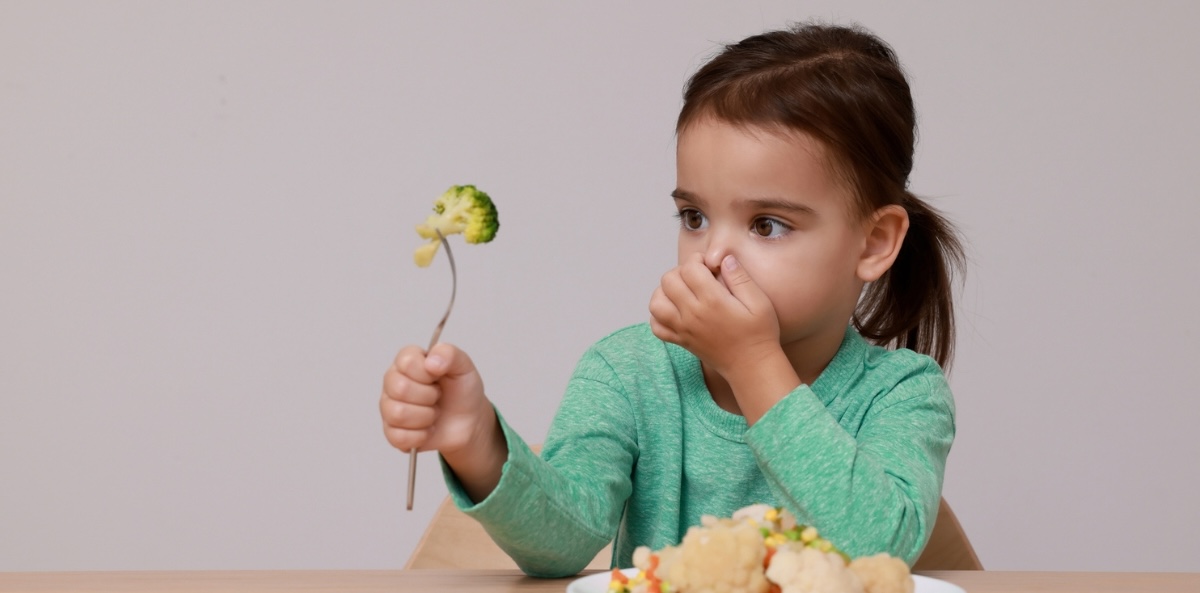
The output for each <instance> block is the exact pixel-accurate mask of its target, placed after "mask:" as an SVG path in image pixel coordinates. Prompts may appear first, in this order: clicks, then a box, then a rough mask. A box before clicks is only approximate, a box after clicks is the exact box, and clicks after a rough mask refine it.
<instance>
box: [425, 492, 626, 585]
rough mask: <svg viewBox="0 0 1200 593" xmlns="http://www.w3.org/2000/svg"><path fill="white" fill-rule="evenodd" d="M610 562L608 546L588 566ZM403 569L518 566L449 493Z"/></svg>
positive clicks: (602, 565) (598, 565)
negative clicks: (463, 510) (462, 509)
mask: <svg viewBox="0 0 1200 593" xmlns="http://www.w3.org/2000/svg"><path fill="white" fill-rule="evenodd" d="M611 562H612V546H605V548H604V549H603V550H601V551H600V553H599V554H597V555H596V557H595V558H594V559H593V560H592V561H591V562H590V563H589V564H588V566H587V567H588V568H598V569H607V568H608V567H609V564H610V563H611ZM404 568H405V569H406V570H407V569H410V568H412V569H420V568H462V569H508V568H513V569H515V568H517V564H516V563H515V562H513V560H512V558H509V557H508V554H505V553H504V550H501V549H500V546H497V545H496V543H495V542H493V541H492V538H491V536H489V535H488V534H487V532H486V531H484V529H483V526H482V525H480V524H479V522H478V521H476V520H474V519H472V518H470V517H468V516H466V515H464V514H463V512H462V511H460V510H458V507H456V506H454V501H453V500H451V499H450V497H448V496H447V497H446V500H445V501H443V502H442V506H440V507H438V510H437V513H435V514H434V516H433V520H432V521H430V522H429V528H428V529H426V530H425V535H424V536H422V537H421V541H420V542H419V543H417V548H416V549H415V550H413V553H412V556H409V558H408V564H406V565H405V566H404Z"/></svg>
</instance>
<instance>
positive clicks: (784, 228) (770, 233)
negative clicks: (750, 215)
mask: <svg viewBox="0 0 1200 593" xmlns="http://www.w3.org/2000/svg"><path fill="white" fill-rule="evenodd" d="M752 230H753V231H754V234H756V235H758V236H760V237H763V238H765V239H778V238H780V237H782V236H784V235H786V234H787V233H788V231H791V230H792V229H791V227H789V226H788V225H787V224H785V223H783V222H782V221H780V220H776V219H774V218H766V217H763V218H756V219H754V225H753V227H752Z"/></svg>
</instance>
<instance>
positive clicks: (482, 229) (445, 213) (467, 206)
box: [413, 185, 500, 268]
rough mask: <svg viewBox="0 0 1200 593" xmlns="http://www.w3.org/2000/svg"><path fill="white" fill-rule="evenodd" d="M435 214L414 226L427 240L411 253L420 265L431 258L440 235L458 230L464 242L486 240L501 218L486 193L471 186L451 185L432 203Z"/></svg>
mask: <svg viewBox="0 0 1200 593" xmlns="http://www.w3.org/2000/svg"><path fill="white" fill-rule="evenodd" d="M433 211H434V214H430V215H429V218H427V219H425V222H423V223H421V224H419V225H417V234H418V235H420V236H421V237H422V238H425V239H429V243H426V244H424V245H422V246H420V247H418V248H417V250H416V252H415V253H413V260H414V261H415V262H416V263H417V265H418V266H421V267H422V268H424V267H426V266H428V265H429V264H430V262H432V261H433V256H434V255H435V254H437V250H438V246H439V245H441V240H440V239H439V238H438V235H437V232H435V231H441V233H442V236H443V237H447V236H449V235H454V234H458V233H461V234H462V235H463V238H464V239H466V240H467V243H487V242H488V241H491V240H492V239H494V238H496V231H497V230H499V229H500V219H499V217H498V216H497V215H496V205H495V204H493V203H492V199H491V198H490V197H488V195H487V194H486V193H484V192H482V191H480V190H478V189H476V188H475V186H474V185H452V186H450V189H448V190H446V193H444V194H442V195H441V196H439V197H438V199H437V200H435V201H434V203H433Z"/></svg>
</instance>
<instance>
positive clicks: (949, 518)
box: [913, 498, 983, 570]
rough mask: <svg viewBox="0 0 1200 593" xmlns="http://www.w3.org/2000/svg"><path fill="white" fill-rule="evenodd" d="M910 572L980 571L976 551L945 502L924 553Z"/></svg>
mask: <svg viewBox="0 0 1200 593" xmlns="http://www.w3.org/2000/svg"><path fill="white" fill-rule="evenodd" d="M913 570H983V563H981V562H980V561H979V556H976V555H975V548H974V547H973V546H971V541H970V540H968V539H967V532H966V531H963V528H962V524H961V523H959V522H958V517H956V516H954V511H952V510H950V504H949V503H947V502H946V499H945V498H943V499H942V503H941V504H940V505H938V514H937V520H936V522H935V523H934V524H933V533H931V534H930V535H929V543H927V544H925V551H924V552H921V557H920V558H918V559H917V562H916V564H914V565H913Z"/></svg>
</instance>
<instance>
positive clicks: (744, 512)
mask: <svg viewBox="0 0 1200 593" xmlns="http://www.w3.org/2000/svg"><path fill="white" fill-rule="evenodd" d="M774 510H775V507H773V506H771V505H769V504H762V503H759V504H752V505H750V506H748V507H742V508H740V509H738V510H736V511H734V512H733V517H732V518H733V520H734V521H741V520H743V519H749V520H751V521H754V522H756V523H765V522H766V520H767V519H766V515H767V511H774Z"/></svg>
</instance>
